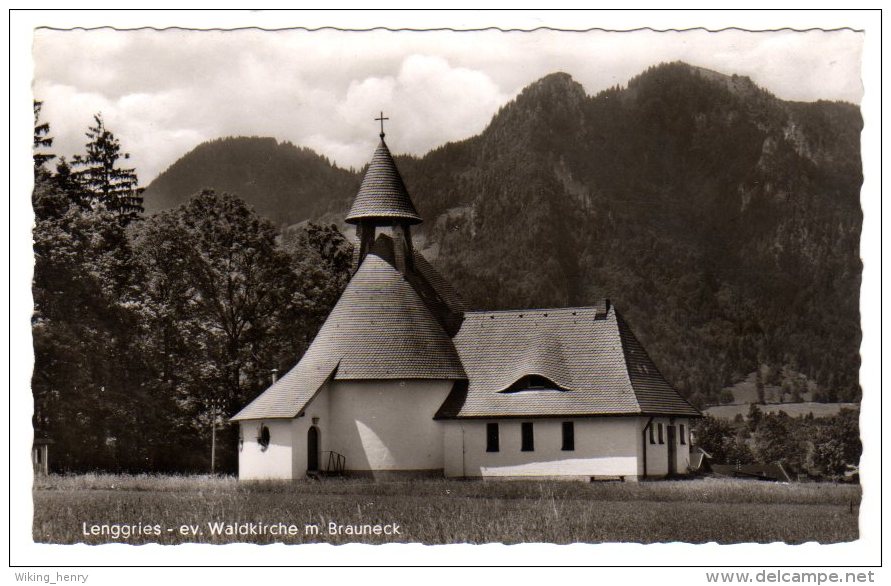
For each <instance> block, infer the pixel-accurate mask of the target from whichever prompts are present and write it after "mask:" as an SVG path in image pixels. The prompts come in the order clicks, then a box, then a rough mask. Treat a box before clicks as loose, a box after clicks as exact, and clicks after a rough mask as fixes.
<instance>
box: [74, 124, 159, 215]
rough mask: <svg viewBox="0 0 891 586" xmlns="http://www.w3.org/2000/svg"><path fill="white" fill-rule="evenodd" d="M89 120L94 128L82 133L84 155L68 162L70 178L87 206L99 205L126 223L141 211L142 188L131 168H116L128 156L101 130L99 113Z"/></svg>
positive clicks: (105, 130) (109, 134) (109, 135)
mask: <svg viewBox="0 0 891 586" xmlns="http://www.w3.org/2000/svg"><path fill="white" fill-rule="evenodd" d="M93 121H94V123H95V125H94V126H91V127H90V128H89V130H87V133H86V136H87V138H89V141H88V142H87V145H86V149H87V154H86V156H82V155H76V156H75V157H74V159H73V160H72V162H71V164H72V166H73V167H74V168H75V171H74V173H73V175H74V177H75V178H76V180H77V182H78V183H79V184H80V186H81V188H82V189H83V191H84V192H85V193H86V194H87V196H88V197H89V199H90V200H91V203H97V202H98V203H101V204H103V205H104V206H105V207H106V208H107V209H109V210H110V211H112V212H113V213H115V214H116V215H117V216H118V217H119V218H120V219H121V220H122V221H123V222H124V223H127V222H129V221H131V220H132V219H134V218H135V217H136V216H138V215H139V214H141V213H142V211H143V207H142V192H143V188H141V187H139V186H138V183H139V181H138V179H137V177H136V170H135V169H132V168H130V169H124V168H119V167H118V166H117V164H118V161H119V160H120V159H129V158H130V154H129V153H122V152H121V143H120V141H119V140H118V139H117V138H116V137H115V136H114V134H112V133H111V132H110V131H109V130H108V129H107V128H106V127H105V122H104V121H103V120H102V114H95V115H93Z"/></svg>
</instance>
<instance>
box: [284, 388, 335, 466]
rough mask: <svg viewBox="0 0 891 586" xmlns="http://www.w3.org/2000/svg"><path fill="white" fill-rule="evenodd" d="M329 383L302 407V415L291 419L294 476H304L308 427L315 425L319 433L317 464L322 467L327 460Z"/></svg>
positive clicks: (307, 451) (330, 425) (329, 421)
mask: <svg viewBox="0 0 891 586" xmlns="http://www.w3.org/2000/svg"><path fill="white" fill-rule="evenodd" d="M330 386H331V383H326V384H325V386H323V387H322V389H321V390H320V391H319V392H318V393H317V394H316V396H315V397H314V398H313V399H312V401H310V402H309V404H307V405H306V407H304V409H303V415H302V416H300V417H297V418H295V419H293V420H292V421H293V424H292V425H291V433H292V436H293V438H292V445H293V446H294V450H293V453H292V465H293V468H292V469H293V474H294V476H293V477H294V478H305V477H306V471H307V465H308V462H309V449H308V448H309V446H308V441H309V440H308V435H309V428H310V427H312V426H315V427H316V429H317V430H318V433H319V452H320V453H319V466H320V467H321V468H322V469H324V468H325V463H326V462H327V458H328V454H327V452H328V451H329V450H331V449H332V448H331V447H330V442H331V434H332V429H333V428H332V422H331V417H330V415H329V413H330V409H329V396H330Z"/></svg>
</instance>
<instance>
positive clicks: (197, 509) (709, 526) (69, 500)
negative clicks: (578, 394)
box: [33, 475, 860, 544]
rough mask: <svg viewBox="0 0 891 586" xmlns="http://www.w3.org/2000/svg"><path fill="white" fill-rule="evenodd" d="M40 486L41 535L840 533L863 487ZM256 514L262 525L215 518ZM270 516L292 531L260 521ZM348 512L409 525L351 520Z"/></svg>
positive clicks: (607, 537)
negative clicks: (377, 529)
mask: <svg viewBox="0 0 891 586" xmlns="http://www.w3.org/2000/svg"><path fill="white" fill-rule="evenodd" d="M33 496H34V525H33V536H34V540H35V541H36V542H41V543H59V544H67V543H89V544H97V543H114V542H123V543H131V544H143V543H162V544H177V543H220V544H222V543H242V542H249V543H310V542H314V543H319V542H321V543H334V544H340V543H353V542H360V543H388V542H405V543H426V544H443V543H492V542H494V543H521V542H545V543H576V542H581V543H602V542H637V543H653V542H671V541H681V542H688V543H705V542H712V541H714V542H718V543H741V542H758V543H768V542H776V541H780V542H786V543H804V542H808V541H817V542H820V543H834V542H842V541H852V540H856V539H857V538H858V521H857V518H858V512H859V503H860V487H859V486H851V485H834V484H774V483H766V482H758V481H746V480H734V479H721V480H719V479H697V480H679V481H664V482H644V483H639V484H636V483H595V484H587V483H577V482H539V481H512V482H473V481H459V480H427V481H412V482H377V483H376V482H371V481H367V480H363V481H360V480H336V479H335V480H326V481H323V482H303V481H298V482H277V481H275V482H239V481H237V480H236V479H234V478H231V477H201V476H198V477H196V476H192V477H170V476H114V475H79V476H51V477H49V478H39V479H37V480H35V485H34V490H33ZM251 523H253V524H254V525H253V527H254V528H255V530H256V531H257V532H258V533H257V534H246V535H238V534H235V535H229V534H226V533H217V534H215V533H214V531H213V528H214V527H217V528H221V527H225V524H236V525H237V524H242V525H241V527H243V528H247V527H249V525H244V524H251ZM263 523H265V524H269V525H275V526H278V525H277V524H279V523H281V524H283V526H285V529H284V530H285V531H287V530H288V528H290V530H291V531H292V532H294V534H285V535H271V534H269V533H268V532H267V533H266V534H263V533H262V531H263V529H262V526H261V525H260V524H263ZM331 523H334V524H335V525H339V526H341V529H340V533H336V534H329V532H328V530H329V526H330V524H331ZM215 524H220V525H215ZM348 525H349V526H356V527H357V528H358V529H357V530H358V531H361V530H362V528H361V527H362V526H363V525H368V526H374V525H380V526H381V527H382V528H385V527H389V528H390V529H389V530H390V531H392V529H393V527H394V525H398V531H399V534H398V535H384V534H380V535H373V534H372V535H364V536H357V535H350V534H344V531H345V529H344V527H345V526H348ZM146 526H148V529H146ZM183 526H186V528H185V530H184V531H182V532H181V530H180V529H181V527H183ZM288 526H291V527H288ZM114 527H117V529H114ZM127 527H129V529H125V528H127ZM137 527H138V528H137ZM313 527H317V528H318V530H319V531H318V533H316V532H315V529H313ZM112 532H116V533H117V536H115V535H113V534H112ZM122 532H129V534H128V535H125V534H123V533H122ZM85 533H86V534H85ZM94 533H95V534H94Z"/></svg>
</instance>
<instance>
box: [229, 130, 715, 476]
mask: <svg viewBox="0 0 891 586" xmlns="http://www.w3.org/2000/svg"><path fill="white" fill-rule="evenodd" d="M381 118H383V115H382V116H381ZM384 136H385V135H384V133H383V129H382V130H381V134H380V138H381V141H380V144H379V145H378V147H377V149H376V151H375V152H374V155H373V157H372V159H371V163H370V164H369V166H368V170H367V171H366V173H365V176H364V178H363V180H362V184H361V187H360V189H359V193H358V194H357V195H356V198H355V201H354V202H353V205H352V208H351V209H350V211H349V214H348V215H347V217H346V221H347V222H349V223H350V224H353V225H355V227H356V235H357V239H358V244H357V246H356V249H355V259H354V272H353V275H352V278H351V280H350V282H349V284H348V285H347V287H346V289H345V290H344V292H343V294H342V295H341V297H340V299H339V300H338V302H337V304H336V305H335V306H334V309H333V310H332V311H331V314H330V315H329V316H328V318H327V320H326V321H325V323H324V325H323V326H322V328H321V329H320V330H319V333H318V334H317V336H316V338H315V339H314V340H313V342H312V344H311V345H310V347H309V348H308V349H307V351H306V353H305V354H304V355H303V357H302V358H301V359H300V361H299V362H298V363H297V365H296V366H294V368H293V369H291V370H290V371H289V372H288V373H287V374H286V375H285V376H283V377H282V378H281V379H279V380H277V381H275V382H274V383H273V384H272V386H271V387H269V388H268V389H267V390H266V391H265V392H263V393H262V394H261V395H260V396H258V397H257V398H256V399H255V400H254V401H252V402H251V403H250V404H248V405H247V406H245V407H244V408H243V409H242V410H241V411H240V412H238V413H237V414H236V415H235V416H234V417H232V419H231V421H233V422H236V423H237V424H238V425H239V440H238V451H239V454H238V468H239V471H238V474H239V478H241V479H245V480H251V479H300V478H306V477H308V476H309V477H318V476H321V475H325V474H344V475H349V476H365V477H371V478H376V479H388V478H405V477H455V478H484V479H494V478H501V479H508V478H559V479H571V480H585V481H594V480H600V479H614V480H625V481H635V480H640V479H644V478H662V477H666V476H674V475H682V474H686V473H687V471H688V467H689V465H690V421H691V420H692V419H694V418H696V417H700V416H701V413H700V412H699V411H698V410H697V409H696V408H695V407H693V406H692V405H691V404H690V403H688V402H687V401H686V400H684V399H683V398H682V397H681V396H680V395H679V394H678V392H677V391H676V390H675V389H674V388H672V387H671V385H670V384H669V383H668V382H667V381H666V380H665V378H664V377H663V376H662V375H661V373H660V372H659V370H658V369H657V368H656V365H655V364H654V363H653V361H652V360H651V359H650V357H649V356H648V355H647V353H646V351H645V350H644V348H643V347H642V346H641V344H640V342H639V341H638V340H637V338H635V336H634V334H633V333H632V331H631V329H630V328H629V326H628V323H627V322H626V321H625V320H624V319H623V318H622V316H621V314H619V313H618V311H617V310H616V308H615V307H613V305H612V304H611V303H610V301H609V300H603V301H601V302H599V303H597V304H596V305H593V306H590V307H568V308H556V309H522V310H506V311H473V310H470V309H469V308H467V307H466V306H465V304H464V302H463V300H462V299H461V297H460V296H459V294H458V293H457V292H456V291H455V290H454V289H453V288H452V287H451V285H450V284H449V283H448V282H447V281H446V280H445V279H444V278H443V277H442V276H441V275H439V274H438V273H437V271H436V270H435V269H434V268H433V267H432V266H431V265H430V263H429V262H428V261H427V260H426V259H425V258H424V257H423V256H422V255H421V254H420V253H419V252H418V251H416V250H415V249H414V247H413V246H412V234H411V230H412V226H414V225H417V224H419V223H421V222H422V218H421V216H420V215H419V214H418V212H417V210H416V209H415V206H414V204H413V203H412V200H411V197H410V196H409V193H408V190H407V189H406V187H405V184H404V182H403V180H402V177H401V175H400V174H399V170H398V169H397V168H396V164H395V162H394V161H393V158H392V156H391V154H390V151H389V149H388V148H387V144H386V142H385V141H384Z"/></svg>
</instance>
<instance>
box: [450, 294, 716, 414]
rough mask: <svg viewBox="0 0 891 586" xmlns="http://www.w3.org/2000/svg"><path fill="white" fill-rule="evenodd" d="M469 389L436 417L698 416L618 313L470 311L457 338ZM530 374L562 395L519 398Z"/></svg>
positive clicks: (600, 309) (462, 388) (547, 391)
mask: <svg viewBox="0 0 891 586" xmlns="http://www.w3.org/2000/svg"><path fill="white" fill-rule="evenodd" d="M454 342H455V347H456V348H457V349H458V353H459V355H460V356H461V361H462V364H463V365H464V369H465V371H466V372H467V377H468V383H467V384H466V385H464V384H456V385H455V388H454V389H453V391H452V393H451V394H450V396H449V397H448V399H446V401H445V403H444V404H443V406H442V408H441V409H440V411H439V412H438V413H437V415H436V417H437V418H439V419H448V418H497V417H542V416H544V417H547V416H586V415H677V416H693V417H695V416H699V415H700V413H699V411H698V410H697V409H696V408H694V407H693V406H692V405H690V404H689V403H688V402H687V401H685V400H684V399H683V398H682V397H681V396H680V395H679V394H678V393H677V391H675V390H674V389H673V388H672V387H671V385H669V384H668V382H666V381H665V379H664V378H663V377H662V375H661V374H660V373H659V370H658V369H657V368H656V366H655V364H653V361H652V360H651V359H650V357H649V356H648V355H647V354H646V352H644V351H643V348H642V347H641V345H640V342H638V341H637V339H636V338H635V337H634V334H633V333H632V332H631V329H630V328H629V327H628V324H627V323H625V321H624V320H623V319H622V318H621V317H620V316H619V314H618V313H617V312H616V310H615V308H612V307H608V305H607V303H606V302H604V303H602V304H601V305H600V306H597V307H580V308H567V309H534V310H516V311H488V312H468V313H466V314H465V319H464V324H463V325H462V327H461V330H460V331H459V332H458V334H457V336H455V338H454ZM529 375H536V376H538V377H544V378H545V379H547V380H549V381H550V382H552V383H553V386H554V387H555V388H541V389H529V390H520V391H517V390H516V388H512V386H513V385H514V384H515V383H516V382H517V381H518V380H520V379H521V378H523V377H525V376H529Z"/></svg>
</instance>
